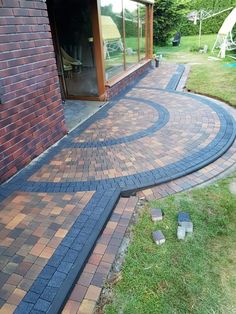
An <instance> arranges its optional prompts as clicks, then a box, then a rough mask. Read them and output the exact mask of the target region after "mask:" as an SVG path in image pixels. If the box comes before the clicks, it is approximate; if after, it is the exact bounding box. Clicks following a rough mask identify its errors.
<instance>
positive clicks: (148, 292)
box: [105, 174, 236, 314]
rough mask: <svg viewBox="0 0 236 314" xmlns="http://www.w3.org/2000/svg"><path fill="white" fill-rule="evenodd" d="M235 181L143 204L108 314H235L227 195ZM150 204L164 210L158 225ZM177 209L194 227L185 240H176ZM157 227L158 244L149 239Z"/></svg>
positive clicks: (234, 222) (234, 223) (231, 211)
mask: <svg viewBox="0 0 236 314" xmlns="http://www.w3.org/2000/svg"><path fill="white" fill-rule="evenodd" d="M235 178H236V174H234V175H232V176H231V177H229V178H227V179H224V180H221V181H219V182H217V183H215V184H213V185H211V186H209V187H207V188H202V189H195V190H192V191H190V192H187V193H180V194H177V195H175V196H170V197H167V198H165V199H163V200H160V201H154V202H151V203H149V204H148V205H147V206H146V208H145V209H144V211H143V213H142V214H141V217H140V219H139V221H138V223H137V224H136V225H135V226H134V229H133V239H132V243H131V245H130V246H129V249H128V253H127V256H126V259H125V263H124V265H123V269H122V279H121V281H120V282H118V284H117V285H116V286H115V287H114V289H113V297H112V303H110V304H108V305H106V307H105V313H106V314H113V313H130V314H131V313H132V314H133V313H139V314H142V313H150V314H152V313H155V314H159V313H161V314H166V313H168V314H171V313H178V314H180V313H199V314H203V313H204V314H205V313H224V314H227V313H236V298H235V295H236V267H235V258H236V253H235V252H236V196H235V195H233V194H231V193H230V191H229V183H230V182H231V181H232V180H233V179H235ZM153 206H155V207H156V206H158V207H161V208H163V210H164V212H165V218H164V220H163V221H162V222H158V223H156V224H154V223H153V222H152V221H151V219H150V208H151V207H153ZM180 210H185V211H188V212H189V213H190V215H191V219H192V221H193V223H194V235H193V236H192V237H189V238H188V239H187V240H186V241H178V240H177V239H176V228H177V213H178V211H180ZM157 229H161V230H162V231H163V233H164V234H165V236H166V243H165V244H164V245H162V246H157V245H156V244H154V242H153V241H152V237H151V234H152V231H154V230H157Z"/></svg>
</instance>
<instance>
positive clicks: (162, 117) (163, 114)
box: [68, 97, 170, 148]
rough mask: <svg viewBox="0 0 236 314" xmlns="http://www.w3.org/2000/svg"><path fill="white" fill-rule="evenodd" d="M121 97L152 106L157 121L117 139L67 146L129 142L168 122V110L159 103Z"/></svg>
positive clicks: (79, 146)
mask: <svg viewBox="0 0 236 314" xmlns="http://www.w3.org/2000/svg"><path fill="white" fill-rule="evenodd" d="M123 99H127V100H129V99H130V100H135V101H138V102H139V103H144V104H146V105H148V106H150V107H152V108H153V109H155V110H156V111H157V112H158V119H157V121H155V123H153V125H152V126H150V127H149V128H147V129H145V130H142V131H139V132H136V133H134V134H131V135H128V136H123V137H120V138H117V139H108V140H104V141H93V142H83V143H74V142H73V143H68V147H70V148H88V147H104V146H112V145H118V144H122V143H129V142H133V141H136V140H138V139H140V138H142V137H146V136H149V135H152V134H153V133H154V132H156V131H158V130H160V129H161V128H163V126H165V125H166V124H167V123H168V121H169V117H170V115H169V112H168V110H167V109H166V108H165V107H163V106H161V105H160V104H157V103H155V102H154V101H151V100H147V99H142V98H137V97H123ZM109 109H110V108H109ZM99 118H101V117H99ZM80 133H81V132H80Z"/></svg>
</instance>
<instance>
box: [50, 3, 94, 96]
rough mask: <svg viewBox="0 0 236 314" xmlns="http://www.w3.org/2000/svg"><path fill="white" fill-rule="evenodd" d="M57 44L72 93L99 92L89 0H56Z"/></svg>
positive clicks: (89, 94)
mask: <svg viewBox="0 0 236 314" xmlns="http://www.w3.org/2000/svg"><path fill="white" fill-rule="evenodd" d="M53 3H54V10H55V22H56V30H57V35H58V46H59V50H60V57H61V61H62V65H63V72H64V80H65V85H66V89H67V94H68V95H69V96H97V95H98V87H97V74H96V64H95V58H94V47H93V31H92V21H91V12H90V7H89V5H88V1H87V0H81V1H77V0H67V1H62V0H54V1H53Z"/></svg>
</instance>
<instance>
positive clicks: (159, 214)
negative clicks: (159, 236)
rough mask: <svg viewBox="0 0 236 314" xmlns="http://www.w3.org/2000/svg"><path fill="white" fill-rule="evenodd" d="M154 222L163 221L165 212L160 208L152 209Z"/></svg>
mask: <svg viewBox="0 0 236 314" xmlns="http://www.w3.org/2000/svg"><path fill="white" fill-rule="evenodd" d="M151 216H152V221H154V222H156V221H160V220H162V219H163V216H164V215H163V212H162V210H161V209H160V208H152V209H151Z"/></svg>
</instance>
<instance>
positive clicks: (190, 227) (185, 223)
mask: <svg viewBox="0 0 236 314" xmlns="http://www.w3.org/2000/svg"><path fill="white" fill-rule="evenodd" d="M180 226H181V227H183V228H184V229H185V231H186V232H187V233H193V223H192V222H191V221H190V222H189V221H182V222H181V223H180Z"/></svg>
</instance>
